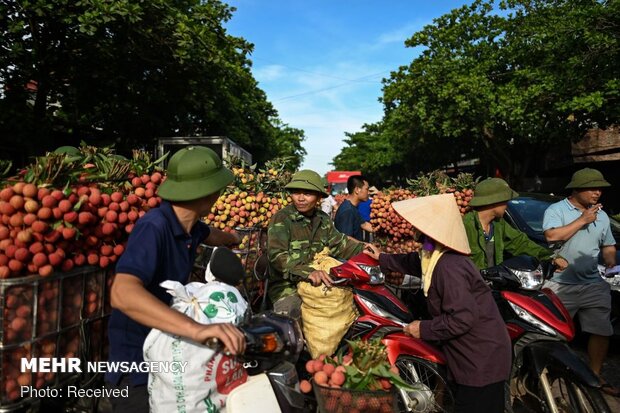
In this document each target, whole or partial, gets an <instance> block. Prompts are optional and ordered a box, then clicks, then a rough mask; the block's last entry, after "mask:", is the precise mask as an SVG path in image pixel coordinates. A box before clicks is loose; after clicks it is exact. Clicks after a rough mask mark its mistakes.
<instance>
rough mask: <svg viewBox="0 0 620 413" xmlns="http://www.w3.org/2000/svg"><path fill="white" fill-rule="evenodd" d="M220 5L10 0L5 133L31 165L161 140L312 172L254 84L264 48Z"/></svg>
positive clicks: (293, 132)
mask: <svg viewBox="0 0 620 413" xmlns="http://www.w3.org/2000/svg"><path fill="white" fill-rule="evenodd" d="M233 12H234V8H231V7H229V6H228V5H226V4H225V3H222V2H220V1H218V0H210V1H201V0H181V1H173V0H151V1H146V2H131V1H125V0H113V1H109V0H77V1H76V0H29V1H28V0H20V1H17V0H8V1H3V2H0V34H1V36H0V86H1V87H2V88H1V91H0V134H1V136H2V144H1V146H3V149H5V151H13V153H14V154H20V155H21V154H26V155H28V156H31V155H37V154H40V153H41V151H42V150H43V149H50V148H54V147H56V146H59V145H63V144H77V143H79V142H80V141H81V140H86V141H87V142H89V143H93V144H98V143H101V144H111V143H115V145H116V147H117V149H118V150H119V151H121V152H122V151H123V150H128V149H131V148H136V147H145V148H148V149H150V148H151V147H152V145H153V144H154V141H155V139H156V138H157V137H164V136H167V137H169V136H211V135H215V136H228V137H230V138H231V139H233V140H234V141H236V142H237V143H238V144H240V145H242V146H243V147H244V148H246V149H247V150H249V151H250V152H251V153H252V154H253V156H254V159H255V160H257V161H259V162H264V161H265V160H268V159H270V158H273V157H276V156H293V157H294V159H295V160H296V162H297V164H299V163H301V161H302V159H303V156H304V155H305V151H304V149H303V147H302V146H301V143H302V141H303V140H304V139H305V137H304V132H303V131H301V130H299V129H294V128H290V127H288V125H286V124H283V123H282V122H281V121H280V120H279V118H278V113H277V111H276V110H275V108H274V107H273V105H272V104H271V103H270V102H268V101H267V98H266V95H265V93H264V92H263V91H262V90H261V89H260V88H259V87H258V84H257V82H256V80H255V79H254V78H253V76H252V74H251V70H250V69H251V60H250V59H249V55H250V53H251V52H252V48H253V45H252V44H250V43H248V42H247V41H246V40H245V39H243V38H239V37H234V36H231V35H229V34H228V33H227V32H226V30H225V28H224V27H223V24H224V23H225V22H226V21H228V20H229V19H231V18H232V16H233Z"/></svg>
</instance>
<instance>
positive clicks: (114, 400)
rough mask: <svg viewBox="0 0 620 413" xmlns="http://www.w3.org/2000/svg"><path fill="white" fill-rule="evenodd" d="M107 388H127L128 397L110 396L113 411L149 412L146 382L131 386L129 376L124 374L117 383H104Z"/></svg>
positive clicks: (114, 412)
mask: <svg viewBox="0 0 620 413" xmlns="http://www.w3.org/2000/svg"><path fill="white" fill-rule="evenodd" d="M106 387H107V388H109V389H119V390H124V389H125V388H128V389H129V392H128V393H129V396H128V397H122V396H121V397H112V396H110V398H109V399H110V404H111V405H112V412H113V413H149V410H150V409H149V392H148V386H147V385H146V384H143V385H140V386H133V385H132V384H131V382H130V381H129V376H124V377H123V378H122V379H121V381H120V383H119V384H118V385H115V384H110V383H106Z"/></svg>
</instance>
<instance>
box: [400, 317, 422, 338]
mask: <svg viewBox="0 0 620 413" xmlns="http://www.w3.org/2000/svg"><path fill="white" fill-rule="evenodd" d="M403 331H404V332H405V334H407V335H410V336H411V337H413V338H421V337H420V320H416V321H414V322H413V323H410V324H407V325H406V326H405V327H404V328H403Z"/></svg>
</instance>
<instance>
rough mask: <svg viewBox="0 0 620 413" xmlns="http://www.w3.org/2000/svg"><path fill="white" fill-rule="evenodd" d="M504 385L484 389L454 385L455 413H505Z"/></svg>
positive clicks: (490, 385)
mask: <svg viewBox="0 0 620 413" xmlns="http://www.w3.org/2000/svg"><path fill="white" fill-rule="evenodd" d="M504 383H505V382H503V381H500V382H497V383H492V384H488V385H486V386H483V387H473V386H465V385H462V384H454V386H453V389H454V396H455V397H454V413H503V412H504Z"/></svg>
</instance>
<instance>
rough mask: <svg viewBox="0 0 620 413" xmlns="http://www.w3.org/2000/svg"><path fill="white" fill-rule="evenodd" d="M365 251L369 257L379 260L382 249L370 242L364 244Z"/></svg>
mask: <svg viewBox="0 0 620 413" xmlns="http://www.w3.org/2000/svg"><path fill="white" fill-rule="evenodd" d="M363 252H364V254H366V255H368V256H369V257H372V258H374V259H375V260H378V259H379V255H381V250H380V249H379V248H378V247H376V246H375V245H373V244H370V243H368V244H365V245H364V250H363Z"/></svg>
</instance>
